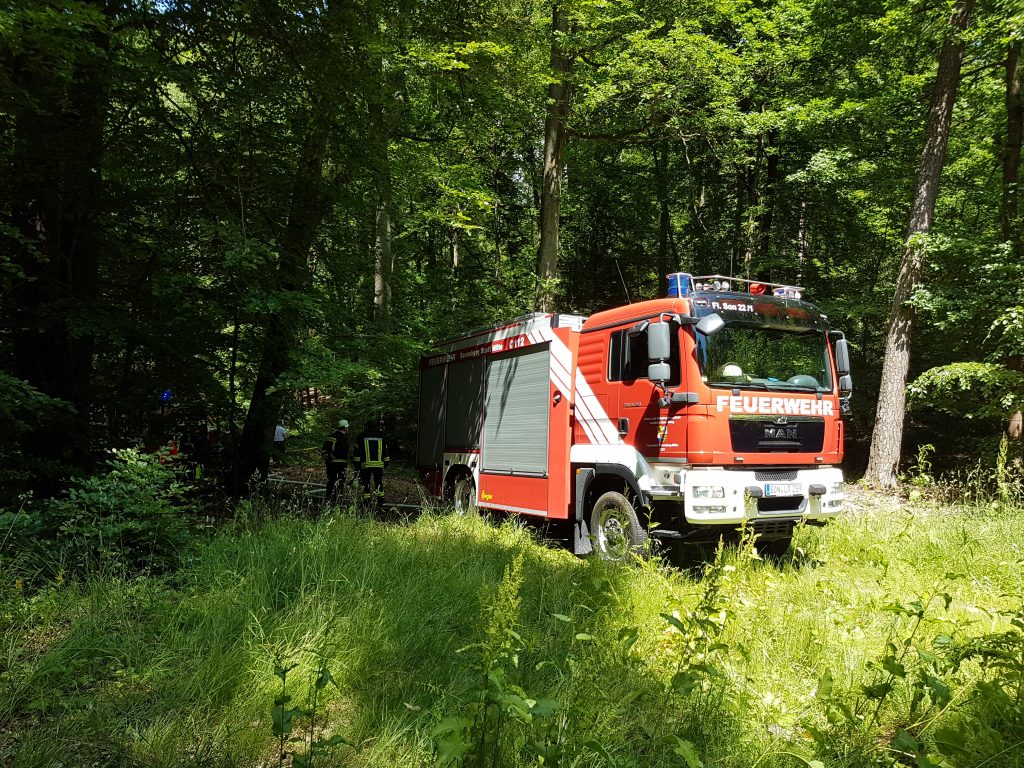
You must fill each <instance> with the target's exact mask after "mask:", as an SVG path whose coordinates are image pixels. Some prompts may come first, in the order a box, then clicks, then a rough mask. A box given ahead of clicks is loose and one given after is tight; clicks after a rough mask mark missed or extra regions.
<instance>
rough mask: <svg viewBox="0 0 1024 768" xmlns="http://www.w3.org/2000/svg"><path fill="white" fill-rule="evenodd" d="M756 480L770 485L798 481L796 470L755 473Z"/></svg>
mask: <svg viewBox="0 0 1024 768" xmlns="http://www.w3.org/2000/svg"><path fill="white" fill-rule="evenodd" d="M754 479H755V480H760V481H761V482H768V483H785V482H792V481H793V480H796V470H795V469H766V470H764V471H758V472H754Z"/></svg>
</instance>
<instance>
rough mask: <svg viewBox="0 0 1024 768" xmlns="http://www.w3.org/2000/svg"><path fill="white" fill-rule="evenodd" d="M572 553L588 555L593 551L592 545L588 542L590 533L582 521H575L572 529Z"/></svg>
mask: <svg viewBox="0 0 1024 768" xmlns="http://www.w3.org/2000/svg"><path fill="white" fill-rule="evenodd" d="M572 530H573V534H572V551H573V553H574V554H577V555H589V554H590V553H591V552H593V551H594V545H593V543H592V542H591V541H590V531H589V530H588V529H587V524H586V522H585V521H583V520H577V521H576V523H575V525H573V527H572Z"/></svg>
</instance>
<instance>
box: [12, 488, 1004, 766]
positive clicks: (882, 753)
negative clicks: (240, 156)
mask: <svg viewBox="0 0 1024 768" xmlns="http://www.w3.org/2000/svg"><path fill="white" fill-rule="evenodd" d="M1022 520H1024V513H1022V512H1021V511H1020V510H1010V509H1001V510H1000V509H987V510H985V509H976V508H972V509H959V510H953V509H950V508H942V509H928V508H923V507H922V508H920V509H917V510H915V511H913V512H911V511H908V510H907V509H901V508H897V507H896V506H892V505H890V506H885V505H881V506H878V507H877V508H876V509H874V510H873V511H871V512H862V513H857V514H851V515H850V516H848V517H847V518H846V519H843V520H840V521H836V522H834V523H833V524H831V525H830V526H829V527H828V528H827V529H824V530H820V529H810V528H809V529H806V530H803V531H801V532H800V533H799V536H798V539H797V542H796V544H797V547H799V549H796V550H795V551H794V554H793V556H792V557H788V558H786V559H785V560H783V561H781V562H764V561H760V560H759V559H757V558H756V556H754V557H752V556H751V553H750V552H749V550H744V549H742V548H741V549H736V548H732V549H728V550H726V552H725V553H724V555H723V558H722V560H721V562H719V563H718V565H715V563H714V557H713V553H711V554H709V553H705V558H706V562H708V563H710V566H709V567H708V572H707V573H706V574H704V573H702V569H703V566H702V564H701V561H699V560H694V559H693V558H691V559H690V561H689V564H688V565H689V567H686V568H676V567H667V566H665V565H664V564H662V563H660V562H657V561H654V562H646V563H638V564H634V565H630V566H617V565H608V564H605V563H601V562H599V561H596V560H579V559H577V558H575V557H573V556H572V555H570V554H569V553H568V552H565V551H563V550H560V549H558V548H557V547H554V546H551V545H550V544H543V543H538V541H537V539H536V537H535V536H533V535H531V533H530V532H529V531H527V530H524V529H523V528H521V527H519V526H516V525H512V524H505V525H503V526H500V527H495V526H493V525H491V524H488V523H485V522H482V521H479V520H473V519H459V518H454V517H441V516H425V517H423V518H421V519H419V520H416V521H414V522H409V523H404V524H393V523H392V524H384V523H378V522H373V521H369V520H365V519H360V518H357V517H355V516H351V515H347V514H343V513H337V514H334V515H329V516H326V517H324V518H322V519H320V520H318V521H307V520H297V519H279V520H275V521H271V522H268V523H265V524H262V525H260V526H250V527H248V528H245V527H238V528H236V529H234V530H226V531H223V532H221V533H220V534H218V535H217V536H216V537H215V538H213V539H212V540H210V541H208V542H205V543H203V544H202V545H201V546H199V547H198V548H197V549H196V551H195V552H194V553H193V554H192V555H191V556H190V561H189V563H188V564H186V565H185V566H184V567H183V568H182V569H181V570H180V571H179V572H177V573H174V574H172V575H170V576H168V577H164V578H162V579H155V578H149V579H138V580H134V581H122V580H116V579H112V578H111V579H105V578H102V577H96V578H93V579H91V580H88V581H85V582H83V583H74V584H56V583H54V584H51V585H50V586H49V587H47V588H44V589H42V590H41V591H38V592H36V593H34V594H32V595H28V594H26V590H25V589H24V588H19V587H18V585H16V584H15V583H14V579H13V578H7V577H4V581H5V582H6V583H4V584H3V585H2V591H0V640H2V644H0V764H3V765H15V766H57V765H64V766H70V765H76V766H77V765H126V766H127V765H140V766H185V765H190V766H191V765H194V766H233V765H237V766H251V765H277V764H278V757H279V751H278V750H279V743H278V739H277V737H275V736H274V734H273V732H272V718H271V715H272V709H273V707H274V701H275V696H277V695H278V694H279V693H280V692H281V691H280V689H281V680H280V678H279V677H278V676H277V675H275V667H278V666H280V665H285V666H287V665H291V664H295V665H297V666H296V667H295V668H294V669H292V670H291V671H290V672H289V673H288V676H287V683H288V694H289V695H290V696H291V699H290V702H289V704H288V705H287V706H301V705H304V704H305V703H306V702H308V701H309V697H310V691H311V688H312V683H313V680H314V678H315V676H316V673H317V670H318V668H319V666H320V664H321V663H324V664H326V666H327V668H328V669H329V670H330V672H331V675H332V677H333V679H334V681H335V683H336V685H328V686H327V687H326V688H324V689H323V691H322V692H320V695H319V712H318V715H317V718H316V720H317V722H316V727H315V729H314V730H313V736H314V738H318V739H322V738H326V737H327V736H329V735H331V734H337V735H340V736H343V737H344V738H345V739H346V740H348V741H349V742H351V743H352V744H353V745H355V747H354V748H353V747H350V746H338V747H334V748H332V749H330V750H324V751H323V752H321V753H320V754H317V755H316V764H318V765H325V766H327V765H345V766H349V765H351V766H405V765H410V766H412V765H432V764H433V763H434V762H435V758H436V754H437V749H438V747H439V745H440V748H441V750H442V752H443V751H444V750H446V749H451V750H453V751H454V753H456V754H458V753H459V750H460V749H462V750H469V751H468V752H467V753H466V754H465V755H464V756H463V757H462V758H461V759H463V760H464V763H465V765H474V764H476V762H475V761H480V760H482V758H484V757H487V764H488V765H491V764H492V759H493V764H494V765H506V766H512V765H529V764H536V757H535V754H536V753H537V752H538V751H544V750H545V749H547V750H548V761H547V763H546V764H548V765H551V764H561V765H576V766H590V765H595V766H597V765H618V766H627V765H637V766H648V765H649V766H680V765H691V766H693V765H697V764H698V763H697V762H695V761H700V763H702V764H703V765H705V766H737V767H738V766H752V765H758V766H800V765H813V764H814V763H812V762H811V761H820V762H821V764H822V765H824V766H861V765H864V766H867V765H893V764H908V765H914V764H915V762H916V764H918V765H922V766H923V765H928V764H933V765H943V764H944V765H949V766H953V765H955V766H960V765H963V766H981V765H988V766H1007V765H1017V766H1020V765H1024V746H1022V744H1021V743H1020V742H1021V741H1022V740H1024V720H1022V718H1021V713H1022V709H1024V708H1022V706H1021V699H1020V696H1021V687H1022V686H1024V679H1021V678H1019V677H1018V678H1014V677H1013V675H1014V674H1017V675H1018V676H1019V675H1020V674H1021V669H1024V658H1021V660H1020V667H1021V669H1018V670H1017V671H1016V673H1014V667H1013V663H1012V659H1013V658H1014V656H1013V654H1014V653H1024V642H1022V641H1021V636H1020V631H1019V630H1020V629H1024V626H1022V627H1018V628H1017V629H1014V628H1013V625H1011V621H1010V619H1011V617H1010V616H1009V615H1008V612H1012V611H1021V597H1020V595H1021V594H1022V593H1024V576H1022V557H1024V553H1022V551H1021V546H1022V545H1021V541H1022V539H1024V536H1022V527H1024V526H1022ZM502 585H504V586H502ZM947 595H948V607H947V606H946V603H947V597H946V596H947ZM915 600H918V601H920V602H921V608H920V609H919V608H918V607H917V606H916V605H914V604H913V601H915ZM698 606H700V610H699V611H698V610H695V609H696V608H697V607H698ZM922 612H923V618H921V617H920V615H918V614H920V613H922ZM666 616H668V617H675V618H674V619H672V618H666ZM916 625H919V626H917V628H916V630H915V626H916ZM1004 633H1009V634H1005V636H1004ZM908 637H911V639H910V641H909V642H908V643H906V644H904V640H905V639H906V638H908ZM977 638H986V639H985V640H983V641H978V640H977ZM994 638H995V639H994ZM1000 638H1001V640H999V642H1002V645H999V643H997V642H996V640H997V639H1000ZM979 642H984V643H986V645H985V649H989V646H990V645H992V647H997V646H998V648H1004V649H1008V650H1007V652H1006V653H1005V654H1004V656H1006V658H1008V659H1009V660H1010V661H1007V662H1006V663H1005V664H1004V668H1003V669H1002V671H1000V670H997V669H994V668H993V667H992V664H991V658H990V656H991V654H989V657H982V656H980V655H979V654H978V653H972V649H976V646H977V644H978V643H979ZM887 643H891V644H892V645H891V647H887ZM993 643H994V645H993ZM1014 643H1017V645H1014ZM933 658H934V660H932V659H933ZM985 658H989V663H988V664H987V665H986V663H985ZM893 670H895V671H896V672H897V673H902V675H905V678H904V677H903V676H901V674H895V675H893ZM901 671H902V672H901ZM488 672H489V673H490V674H491V678H490V681H489V682H488V681H487V678H486V677H485V675H486V673H488ZM1015 679H1016V680H1017V681H1018V683H1017V685H1018V687H1017V688H1014V680H1015ZM673 680H674V681H675V683H676V685H675V687H674V688H673V686H672V682H673ZM917 680H924V681H926V682H922V683H921V684H920V685H918V686H917V687H916V688H915V685H914V681H917ZM864 685H868V686H871V685H874V686H875V687H874V689H873V691H872V692H870V694H865V693H864V692H863V689H862V686H864ZM918 689H920V690H922V691H923V692H924V695H923V696H922V697H921V701H919V702H917V703H916V705H915V696H914V691H915V690H918ZM488 697H489V698H488ZM502 697H504V698H502ZM1014 697H1016V699H1015V698H1014ZM545 701H547V702H557V704H549V705H547V706H548V709H551V710H553V711H552V712H551V713H548V712H547V709H545V706H546V705H545V704H532V705H531V704H530V702H545ZM488 702H491V703H488ZM876 710H877V715H876ZM846 711H848V712H849V713H850V714H849V715H844V714H843V712H846ZM453 716H459V717H463V718H465V720H462V721H452V720H446V718H451V717H453ZM307 720H308V718H303V717H302V716H296V719H295V721H294V722H295V731H294V732H293V735H295V736H302V735H304V734H307V733H308V732H307V731H306V729H305V723H306V721H307ZM442 722H444V723H445V725H443V726H441V727H440V728H438V724H439V723H442ZM481 735H483V736H482V738H483V746H482V747H481ZM939 742H943V743H939ZM945 742H950V743H945ZM531 745H532V746H531ZM292 748H293V749H294V750H296V751H301V749H302V747H301V745H299V744H294V745H292ZM531 750H532V751H531ZM474 751H475V752H474ZM915 752H919V753H920V754H917V755H915V754H914V753H915ZM943 753H944V755H943ZM929 755H930V757H929ZM929 761H930V763H929ZM943 761H945V762H943ZM286 764H287V762H286Z"/></svg>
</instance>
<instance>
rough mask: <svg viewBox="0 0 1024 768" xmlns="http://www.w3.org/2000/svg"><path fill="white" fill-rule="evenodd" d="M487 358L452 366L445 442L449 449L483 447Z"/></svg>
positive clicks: (452, 364)
mask: <svg viewBox="0 0 1024 768" xmlns="http://www.w3.org/2000/svg"><path fill="white" fill-rule="evenodd" d="M484 372H485V368H484V358H483V357H480V358H477V359H475V360H466V361H464V362H461V363H449V365H448V394H447V397H446V402H447V405H446V406H445V416H446V419H445V421H446V423H445V430H444V444H445V447H446V448H447V449H448V450H472V449H474V448H479V447H480V425H481V422H482V421H483V415H484Z"/></svg>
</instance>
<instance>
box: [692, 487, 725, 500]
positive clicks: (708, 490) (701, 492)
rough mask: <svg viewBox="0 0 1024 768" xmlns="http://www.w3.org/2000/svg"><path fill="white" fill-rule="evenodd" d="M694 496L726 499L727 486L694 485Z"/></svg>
mask: <svg viewBox="0 0 1024 768" xmlns="http://www.w3.org/2000/svg"><path fill="white" fill-rule="evenodd" d="M693 498H695V499H724V498H725V488H723V487H722V486H720V485H695V486H693Z"/></svg>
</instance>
